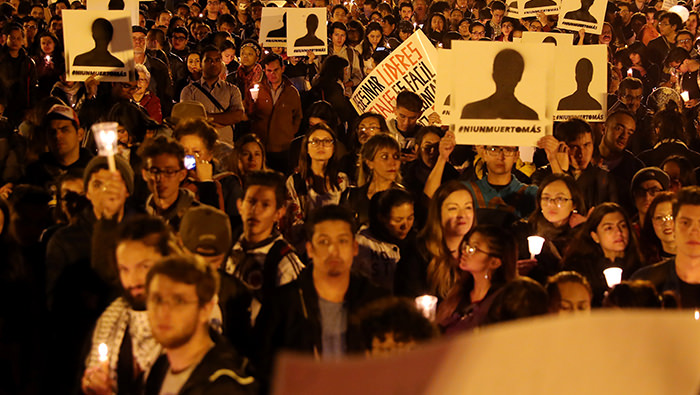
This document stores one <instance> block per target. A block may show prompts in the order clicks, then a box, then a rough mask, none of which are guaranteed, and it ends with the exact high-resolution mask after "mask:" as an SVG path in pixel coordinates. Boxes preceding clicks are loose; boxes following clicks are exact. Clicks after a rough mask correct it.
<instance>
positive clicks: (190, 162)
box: [185, 155, 197, 170]
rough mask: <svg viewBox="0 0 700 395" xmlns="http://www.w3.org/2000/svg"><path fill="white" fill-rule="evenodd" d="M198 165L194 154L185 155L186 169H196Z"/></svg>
mask: <svg viewBox="0 0 700 395" xmlns="http://www.w3.org/2000/svg"><path fill="white" fill-rule="evenodd" d="M196 167H197V160H196V159H195V158H194V155H185V169H187V170H194V169H195V168H196Z"/></svg>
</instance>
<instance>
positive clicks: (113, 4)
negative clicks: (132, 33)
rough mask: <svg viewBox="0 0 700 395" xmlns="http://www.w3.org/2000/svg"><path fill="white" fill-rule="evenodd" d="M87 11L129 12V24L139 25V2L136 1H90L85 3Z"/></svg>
mask: <svg viewBox="0 0 700 395" xmlns="http://www.w3.org/2000/svg"><path fill="white" fill-rule="evenodd" d="M87 9H88V11H121V10H125V11H129V13H130V14H131V24H132V25H133V26H138V25H139V1H138V0H90V1H88V3H87Z"/></svg>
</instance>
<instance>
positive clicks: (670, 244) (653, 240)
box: [640, 192, 676, 265]
mask: <svg viewBox="0 0 700 395" xmlns="http://www.w3.org/2000/svg"><path fill="white" fill-rule="evenodd" d="M674 196H675V195H674V193H673V192H660V193H659V194H658V195H656V196H655V197H654V200H652V201H651V204H650V205H649V210H647V214H646V216H645V218H644V227H643V228H642V231H641V236H640V241H641V243H640V247H641V250H642V254H643V256H644V257H646V259H647V263H648V264H650V265H651V264H654V263H657V262H660V261H661V260H663V259H666V258H671V257H674V256H675V255H676V237H675V233H674V231H673V210H672V203H673V198H674Z"/></svg>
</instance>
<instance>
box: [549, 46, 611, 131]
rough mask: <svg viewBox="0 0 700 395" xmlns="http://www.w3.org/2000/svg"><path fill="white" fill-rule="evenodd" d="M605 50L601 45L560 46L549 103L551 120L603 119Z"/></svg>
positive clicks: (606, 68) (589, 120)
mask: <svg viewBox="0 0 700 395" xmlns="http://www.w3.org/2000/svg"><path fill="white" fill-rule="evenodd" d="M607 56H608V51H607V48H606V46H605V45H603V44H599V45H576V46H569V47H565V46H560V47H557V49H556V57H557V67H555V68H554V86H553V89H552V95H551V96H550V98H551V103H550V105H551V106H552V108H554V120H555V121H565V120H567V119H568V118H571V117H579V118H583V119H585V120H586V121H588V122H603V121H604V120H605V113H606V109H607V98H608V90H607V86H608V85H607V82H608V81H607V80H608V63H607Z"/></svg>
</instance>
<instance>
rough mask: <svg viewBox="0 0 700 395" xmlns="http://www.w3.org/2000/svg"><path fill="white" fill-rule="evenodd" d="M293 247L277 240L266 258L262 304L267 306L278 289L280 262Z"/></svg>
mask: <svg viewBox="0 0 700 395" xmlns="http://www.w3.org/2000/svg"><path fill="white" fill-rule="evenodd" d="M292 251H293V250H292V247H291V246H290V245H289V243H287V242H286V241H285V240H277V241H276V242H275V243H274V244H273V245H272V247H271V248H270V250H269V251H268V252H267V255H266V256H265V263H264V264H263V286H262V292H263V295H262V297H263V300H261V302H262V304H263V305H265V301H267V300H268V299H269V298H270V297H271V295H272V293H273V290H274V289H275V287H277V271H278V268H279V265H280V261H281V260H282V258H284V256H285V255H287V254H289V253H290V252H292Z"/></svg>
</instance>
